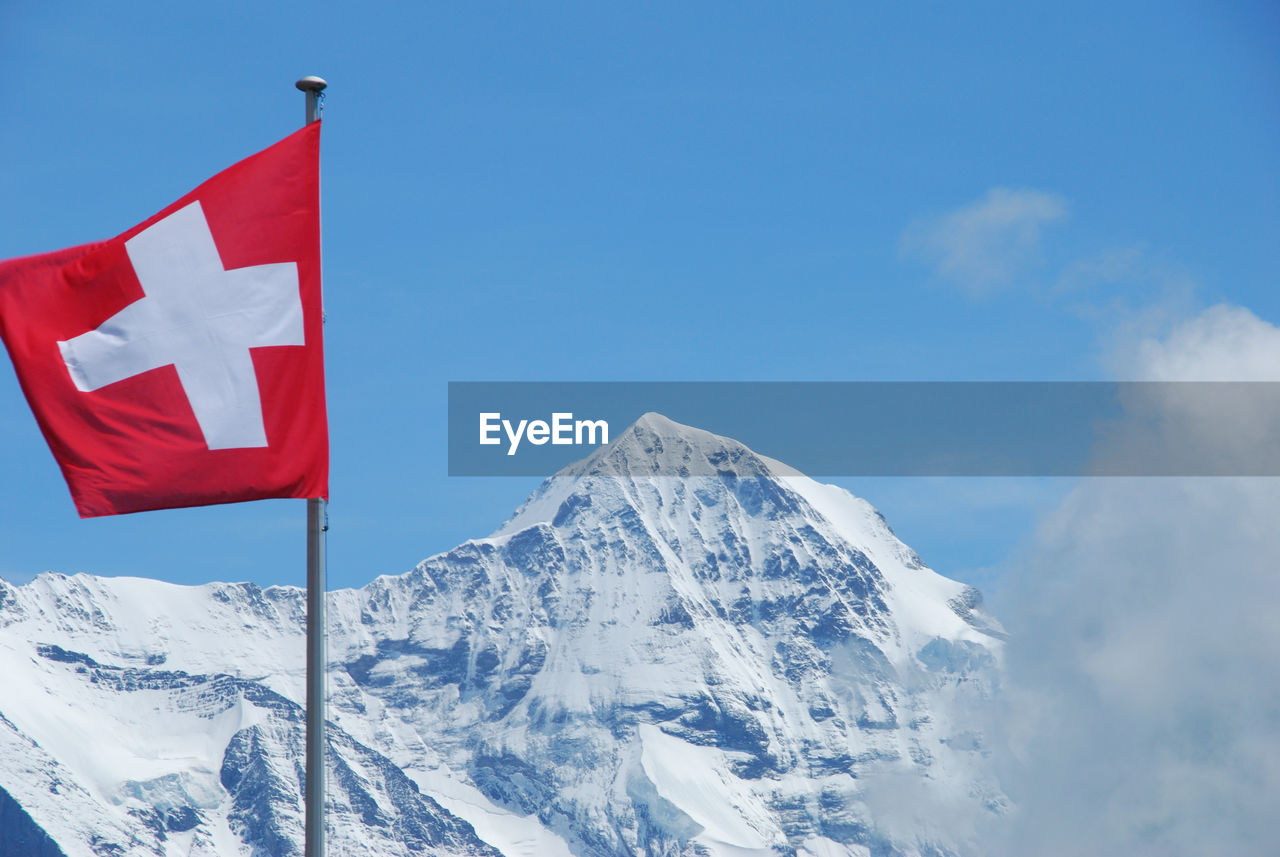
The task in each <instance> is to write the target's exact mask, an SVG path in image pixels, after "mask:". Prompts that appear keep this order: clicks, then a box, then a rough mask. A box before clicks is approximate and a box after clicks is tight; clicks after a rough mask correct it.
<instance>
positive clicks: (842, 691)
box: [0, 415, 1005, 857]
mask: <svg viewBox="0 0 1280 857" xmlns="http://www.w3.org/2000/svg"><path fill="white" fill-rule="evenodd" d="M691 462H696V463H697V464H698V467H695V468H690V469H691V470H693V471H696V472H708V471H707V470H706V469H704V468H705V465H706V464H707V463H709V464H710V465H712V466H713V468H712V469H713V470H714V471H716V472H718V473H719V475H718V476H714V477H712V476H686V477H683V478H681V477H673V476H669V475H661V474H670V473H678V472H680V470H681V468H682V466H687V465H688V464H689V463H691ZM980 600H981V599H980V597H979V596H978V594H977V592H976V591H975V590H972V589H970V588H968V587H965V586H963V585H961V584H958V583H955V582H954V581H950V580H947V579H946V578H943V577H941V576H939V575H937V574H935V573H934V572H933V571H931V570H929V569H928V568H926V567H924V566H923V564H922V563H921V562H920V560H919V558H918V557H916V555H915V554H914V553H913V552H912V551H911V550H910V549H909V548H907V547H906V546H905V545H903V544H902V543H901V542H900V541H898V539H897V538H896V537H895V536H894V535H893V533H892V532H891V530H890V529H889V527H888V526H887V524H885V522H884V521H883V519H882V518H881V517H880V515H879V513H877V512H876V511H875V509H873V508H872V507H871V506H870V505H869V504H867V503H866V502H864V501H862V500H859V499H857V498H855V497H853V496H852V495H850V494H848V493H847V492H845V491H843V490H842V489H838V488H833V487H831V486H825V485H820V484H818V483H816V482H813V481H812V480H809V479H807V478H805V477H803V476H800V475H798V474H794V473H792V472H789V471H788V470H787V469H786V468H785V467H784V466H782V465H780V464H778V463H777V462H773V461H770V460H768V459H765V458H763V457H760V456H757V455H756V454H754V453H753V452H751V451H750V450H748V449H746V448H745V447H743V446H741V445H740V444H737V443H735V442H734V441H731V440H727V439H725V438H720V437H717V436H714V435H710V434H707V433H705V432H701V431H698V430H696V429H691V428H687V427H684V426H679V425H677V424H675V423H671V422H670V421H667V420H665V419H664V418H662V417H659V416H656V415H649V416H646V417H645V418H643V419H642V420H641V421H640V422H638V423H637V424H636V425H635V426H633V427H632V428H631V429H629V430H628V431H627V432H625V433H624V434H623V435H622V436H620V437H619V438H618V439H617V440H616V441H615V442H614V443H613V444H611V445H610V446H609V447H606V448H605V449H603V450H601V451H599V452H598V453H597V454H596V455H594V456H592V457H591V458H588V459H586V460H585V461H583V462H581V463H580V464H578V465H576V466H575V467H574V468H571V469H570V470H569V471H566V472H565V473H564V474H562V475H559V476H557V477H553V478H552V479H550V480H548V481H547V482H546V483H544V484H543V486H542V487H541V488H540V489H539V490H538V491H537V492H535V493H534V494H533V495H532V496H531V497H530V498H529V499H528V501H526V503H525V504H524V505H523V506H522V507H521V508H520V509H519V510H518V511H517V512H516V514H515V515H514V516H513V517H512V518H511V520H509V521H508V522H507V523H506V524H505V525H504V526H503V527H502V528H501V529H499V530H498V531H497V532H496V533H494V535H493V536H491V537H489V538H486V539H478V540H475V541H470V542H467V543H465V544H463V545H461V546H459V547H458V548H456V549H454V550H453V551H450V552H449V553H447V554H442V555H439V556H436V557H433V558H431V559H429V560H427V561H425V562H423V563H422V564H421V565H419V566H418V567H417V568H416V569H414V570H413V571H411V572H410V573H408V574H406V575H403V576H400V577H381V578H378V579H376V580H374V581H373V582H372V583H370V584H369V585H368V586H366V587H364V588H363V589H360V590H345V591H340V592H334V593H332V594H331V595H330V602H329V634H330V638H329V658H330V670H329V675H330V678H329V686H330V706H331V708H330V716H331V718H332V719H333V721H334V723H335V728H334V729H333V730H332V731H331V736H332V737H331V742H330V752H329V782H330V797H329V801H330V813H329V826H330V834H329V836H330V842H331V853H333V854H335V855H336V854H366V853H367V854H401V853H405V854H408V853H422V852H424V851H425V852H426V853H435V854H495V853H502V854H505V855H508V857H517V855H539V857H540V855H564V854H577V855H584V857H585V855H593V856H594V855H600V857H604V855H611V856H612V855H632V854H644V855H693V854H724V855H730V854H732V855H743V854H760V855H766V854H768V855H773V854H811V855H815V857H816V855H824V857H825V855H840V854H855V855H866V854H873V855H891V854H902V855H917V854H919V855H936V854H971V853H972V854H980V853H981V847H980V843H978V842H977V840H976V837H977V835H978V834H977V825H978V824H979V823H980V822H981V820H982V819H983V818H984V817H988V816H991V815H992V814H999V813H1000V812H1002V810H1003V808H1004V804H1005V799H1004V797H1003V794H1002V793H1001V791H1000V789H999V787H998V785H997V784H996V782H995V781H994V779H993V777H992V776H991V774H990V772H989V770H988V766H987V762H986V753H985V750H984V742H985V740H986V739H985V738H984V736H983V735H982V734H981V732H980V730H979V729H978V728H976V726H975V724H974V723H972V722H969V721H970V717H969V712H970V710H971V709H972V707H973V705H974V703H976V702H978V701H980V700H981V699H982V698H983V697H985V696H986V695H988V694H990V693H991V692H992V691H993V690H994V687H995V684H994V682H995V679H996V676H997V670H998V663H999V659H1000V645H1001V644H1000V640H1001V638H1002V636H1003V635H1002V634H1001V632H1000V629H999V626H998V625H997V624H996V623H995V622H994V621H993V620H992V619H990V618H989V617H988V616H986V615H985V614H984V613H983V611H982V608H981V604H980ZM303 609H304V608H303V594H302V593H301V592H300V591H299V590H296V589H292V588H286V587H272V588H269V589H265V590H263V589H259V588H258V587H255V586H252V585H247V584H242V585H231V584H211V585H208V586H203V587H178V586H172V585H169V584H163V583H159V582H154V581H142V580H136V579H124V578H117V579H101V578H93V577H88V576H83V575H77V576H75V577H64V576H61V575H42V576H41V577H40V578H38V579H37V580H36V581H33V582H32V583H30V584H28V585H26V586H23V587H20V588H14V587H9V586H7V585H4V584H0V626H3V627H0V668H3V670H4V672H3V674H4V675H5V676H6V677H12V678H9V679H8V685H9V689H8V690H5V691H4V692H3V693H0V714H3V715H4V718H5V719H0V740H2V741H3V742H4V744H5V746H4V748H3V752H0V789H3V790H4V791H5V792H7V796H5V795H0V821H3V826H0V857H8V855H10V854H14V855H16V854H23V855H27V854H43V853H48V854H59V853H65V854H67V855H79V854H98V855H106V854H115V853H118V854H135V853H137V854H151V853H155V854H179V853H181V854H184V855H186V854H206V853H207V854H215V853H216V854H235V853H239V854H246V855H259V854H270V855H276V854H280V855H288V854H295V853H300V851H301V848H300V842H301V829H302V828H301V767H300V766H301V759H302V734H303V733H302V721H301V709H300V708H299V707H298V705H297V704H296V701H297V700H301V699H302V698H303V694H302V678H303V660H302V656H303V647H302V635H303V628H304V616H303ZM24 819H25V820H24ZM41 836H44V837H45V838H44V839H40V837H41ZM10 841H12V843H36V844H34V845H20V844H8V843H10ZM39 848H45V849H46V850H45V851H43V852H42V851H39V850H36V849H39ZM59 849H61V850H59Z"/></svg>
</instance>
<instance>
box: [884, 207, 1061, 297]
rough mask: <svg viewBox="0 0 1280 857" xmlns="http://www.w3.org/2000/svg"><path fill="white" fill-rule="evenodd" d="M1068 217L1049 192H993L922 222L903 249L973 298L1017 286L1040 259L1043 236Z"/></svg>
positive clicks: (910, 232)
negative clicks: (1047, 227)
mask: <svg viewBox="0 0 1280 857" xmlns="http://www.w3.org/2000/svg"><path fill="white" fill-rule="evenodd" d="M1066 215H1067V205H1066V201H1065V200H1063V199H1062V197H1060V196H1057V195H1055V194H1051V193H1045V192H1044V191H1037V190H1028V189H1010V188H992V189H991V190H989V191H987V193H986V195H985V196H984V197H982V198H981V199H979V200H977V201H975V202H972V203H970V204H969V205H966V206H963V207H962V208H959V209H956V210H955V211H952V212H949V213H947V214H944V215H942V216H940V217H935V218H929V219H924V220H919V221H916V222H915V223H913V224H912V225H911V226H909V227H908V228H907V229H906V231H904V232H903V234H902V239H901V249H902V252H903V253H904V254H905V255H909V256H914V257H916V258H919V259H921V260H922V261H924V262H925V263H927V264H928V265H930V266H931V267H932V268H933V270H934V273H935V274H936V275H937V276H938V277H939V278H940V279H943V280H946V281H948V282H950V283H952V284H954V285H956V286H958V287H959V288H961V289H962V290H964V291H965V292H966V293H968V294H969V295H971V296H973V297H981V296H983V295H986V294H990V293H992V292H994V291H997V290H999V289H1001V288H1005V287H1008V286H1010V285H1013V284H1014V283H1015V282H1016V280H1017V278H1018V277H1019V276H1020V275H1022V274H1023V273H1024V272H1026V271H1027V270H1028V269H1030V268H1031V267H1032V266H1034V265H1035V264H1036V263H1037V262H1038V261H1039V258H1040V233H1041V231H1042V229H1043V227H1044V226H1046V225H1047V224H1051V223H1055V222H1057V221H1059V220H1062V219H1063V218H1064V217H1066Z"/></svg>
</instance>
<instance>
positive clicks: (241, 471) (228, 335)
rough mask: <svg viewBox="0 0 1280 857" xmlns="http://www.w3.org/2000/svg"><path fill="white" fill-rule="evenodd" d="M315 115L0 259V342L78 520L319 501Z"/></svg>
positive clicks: (323, 494)
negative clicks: (188, 187) (74, 233)
mask: <svg viewBox="0 0 1280 857" xmlns="http://www.w3.org/2000/svg"><path fill="white" fill-rule="evenodd" d="M319 159H320V123H319V122H313V123H311V124H309V125H306V126H304V127H303V128H302V129H301V130H299V131H297V132H295V133H294V134H292V135H290V136H288V137H286V138H285V139H283V140H281V141H280V142H278V143H276V144H275V145H273V146H271V147H270V148H268V149H264V150H263V151H261V152H258V153H257V154H255V155H252V156H250V157H249V158H246V159H245V160H243V161H241V162H239V163H237V164H235V165H233V166H231V167H230V168H228V169H226V170H224V171H223V172H221V173H219V174H218V175H216V176H214V177H213V178H211V179H209V180H208V181H206V182H205V183H204V184H202V185H200V186H199V187H198V188H196V189H195V190H194V191H192V192H191V193H189V194H187V195H186V196H184V197H182V198H181V199H179V200H178V201H177V202H175V203H173V204H172V205H170V206H168V207H167V208H165V209H164V210H163V211H161V212H160V213H158V214H156V215H155V216H154V217H151V218H150V219H148V220H146V221H145V222H143V223H141V224H139V225H138V226H135V227H134V228H132V229H130V230H128V231H127V232H125V233H123V234H121V235H119V236H117V237H115V238H112V239H110V240H108V241H101V242H98V243H95V244H85V245H81V246H79V247H72V248H70V249H67V250H60V251H58V252H54V253H46V254H43V255H39V256H29V257H26V258H21V259H11V260H9V261H6V262H0V338H3V340H4V343H5V346H6V347H7V348H8V350H9V355H10V357H11V358H12V360H13V365H14V368H15V370H16V372H17V375H18V380H19V382H20V383H21V385H22V390H23V392H24V394H25V395H26V397H27V401H28V403H29V404H30V405H31V409H32V411H33V412H34V413H35V416H36V420H37V421H38V422H39V424H40V428H41V430H42V431H43V432H44V436H45V439H46V440H47V441H48V443H49V447H50V449H51V450H52V451H53V454H54V457H55V458H56V459H57V461H58V464H59V466H60V467H61V468H62V473H63V475H64V476H65V477H66V480H67V485H68V486H69V487H70V489H71V495H72V498H73V499H74V500H75V504H76V508H77V510H79V512H80V515H81V516H82V517H95V516H99V515H117V514H123V513H127V512H140V511H144V510H148V509H167V508H175V507H180V506H203V505H210V504H215V503H235V502H239V501H242V500H258V499H264V498H270V497H300V498H324V499H328V493H329V487H328V483H329V431H328V422H327V417H326V413H325V397H324V349H323V343H322V324H323V319H322V310H321V292H320V178H319Z"/></svg>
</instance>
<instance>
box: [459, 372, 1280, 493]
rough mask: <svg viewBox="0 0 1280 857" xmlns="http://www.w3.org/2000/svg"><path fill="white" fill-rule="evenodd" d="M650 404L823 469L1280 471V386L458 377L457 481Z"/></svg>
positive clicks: (511, 468)
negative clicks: (481, 379) (462, 379)
mask: <svg viewBox="0 0 1280 857" xmlns="http://www.w3.org/2000/svg"><path fill="white" fill-rule="evenodd" d="M651 412H652V413H659V414H662V415H663V416H665V417H666V418H668V419H669V420H672V421H674V422H676V423H681V424H684V425H686V426H691V427H694V428H697V429H702V430H705V431H707V432H711V433H714V434H717V435H722V436H724V437H728V438H732V439H734V440H736V441H739V442H741V443H742V444H744V445H745V446H747V447H749V448H750V449H752V450H754V451H755V452H757V453H759V454H760V455H764V456H768V457H770V458H773V459H776V460H778V461H781V462H783V463H785V464H787V465H789V466H790V467H792V468H794V469H795V470H798V471H800V472H802V473H806V474H809V475H812V476H1276V475H1280V383H1276V382H1119V383H1112V382H676V383H672V382H617V383H615V382H453V383H450V384H449V474H450V475H452V476H545V475H551V474H553V473H556V472H558V471H559V470H561V469H562V468H564V467H566V466H567V465H570V464H572V463H573V462H576V461H578V460H580V459H582V458H585V457H587V456H589V455H592V454H593V453H596V452H597V451H598V450H599V449H601V448H602V447H603V446H604V445H605V444H604V443H603V442H602V441H603V440H604V436H605V432H604V430H603V425H605V424H607V437H608V441H609V442H616V441H618V440H619V438H622V437H623V436H624V435H625V434H626V433H627V431H628V429H629V428H630V427H631V426H632V424H633V423H635V422H636V421H637V420H638V419H639V418H640V417H641V416H642V415H644V414H646V413H651ZM557 415H558V416H557ZM650 428H652V427H650ZM671 431H672V429H671V428H669V427H664V428H663V430H662V432H659V434H662V433H666V434H670V433H671ZM652 433H653V432H652V430H651V431H650V434H652ZM678 433H679V432H677V434H678ZM706 440H707V439H706V438H705V436H704V437H702V439H701V441H699V443H704V444H705V443H706ZM650 445H651V446H652V444H650ZM643 452H644V450H639V452H637V451H636V450H633V451H632V457H633V458H634V455H635V454H642V453H643ZM660 452H661V451H660V450H654V449H649V453H650V454H651V458H652V460H653V464H654V468H653V473H655V474H659V475H660V474H669V475H714V474H717V473H720V474H723V473H724V472H725V468H726V466H728V465H726V463H725V459H724V457H723V456H714V455H713V456H711V457H710V458H708V457H706V456H705V455H701V454H693V455H681V456H672V455H662V454H660ZM601 454H602V455H603V454H604V453H601Z"/></svg>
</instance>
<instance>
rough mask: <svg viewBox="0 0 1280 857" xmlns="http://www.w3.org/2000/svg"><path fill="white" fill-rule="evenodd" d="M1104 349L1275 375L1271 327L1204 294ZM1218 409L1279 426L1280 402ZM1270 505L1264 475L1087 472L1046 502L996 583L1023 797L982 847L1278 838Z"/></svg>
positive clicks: (1278, 331)
mask: <svg viewBox="0 0 1280 857" xmlns="http://www.w3.org/2000/svg"><path fill="white" fill-rule="evenodd" d="M1113 369H1114V370H1115V371H1116V372H1117V373H1118V374H1120V375H1121V376H1123V377H1126V378H1137V379H1150V380H1242V381H1243V380H1250V381H1256V380H1280V328H1277V327H1276V326H1275V325H1272V324H1270V323H1269V322H1266V321H1264V320H1262V319H1259V318H1257V317H1256V316H1254V315H1253V314H1252V313H1250V312H1248V311H1247V310H1245V309H1242V308H1239V307H1229V306H1218V307H1213V308H1211V309H1209V310H1206V311H1205V312H1203V313H1201V314H1200V315H1198V316H1197V317H1195V318H1192V319H1191V320H1189V321H1185V322H1182V323H1180V324H1177V325H1174V326H1172V327H1171V328H1170V329H1169V330H1167V332H1166V333H1165V334H1164V335H1163V336H1159V337H1147V338H1144V339H1141V340H1140V341H1137V342H1135V343H1132V344H1131V345H1130V347H1129V348H1127V349H1124V350H1122V351H1120V352H1117V354H1116V355H1115V356H1114V358H1113ZM1231 416H1234V417H1235V418H1240V419H1249V420H1252V421H1254V422H1255V424H1254V425H1252V426H1251V427H1250V428H1251V430H1252V431H1251V433H1254V434H1269V435H1270V436H1271V437H1275V438H1280V416H1278V415H1276V414H1274V413H1269V412H1266V411H1261V412H1256V413H1251V414H1245V415H1229V418H1230V417H1231ZM1171 417H1172V418H1173V419H1172V420H1171V424H1174V425H1176V424H1179V423H1184V422H1186V421H1187V420H1188V419H1190V420H1194V419H1198V418H1199V417H1200V415H1186V414H1173V415H1171ZM1258 423H1261V424H1258ZM1192 434H1193V433H1192ZM1186 437H1187V434H1186V433H1184V434H1183V435H1182V437H1181V438H1180V440H1179V442H1185V440H1186ZM1278 522H1280V479H1267V478H1230V479H1228V478H1201V479H1093V480H1084V481H1082V482H1081V483H1080V484H1079V486H1078V487H1077V488H1076V489H1075V490H1074V491H1073V492H1072V493H1071V494H1070V495H1069V496H1068V498H1067V499H1066V501H1065V502H1064V503H1063V505H1062V506H1061V507H1060V508H1058V509H1057V510H1055V511H1054V512H1053V513H1051V514H1050V515H1048V516H1047V517H1046V518H1045V519H1044V520H1043V521H1042V523H1041V525H1040V527H1039V530H1038V532H1037V535H1036V536H1035V538H1034V539H1033V541H1032V543H1031V544H1030V545H1028V546H1027V548H1026V549H1025V551H1023V552H1022V554H1021V556H1019V557H1018V559H1017V560H1016V562H1015V563H1014V567H1013V568H1011V569H1010V571H1009V573H1008V574H1007V575H1005V578H1004V579H1005V581H1006V583H1005V584H1004V586H1003V588H1002V589H1001V590H998V591H996V592H993V595H994V597H995V601H996V604H997V611H996V612H997V614H998V615H1000V616H1001V618H1002V620H1004V621H1005V623H1006V625H1007V626H1008V627H1009V630H1010V631H1011V633H1012V634H1013V639H1012V640H1011V643H1010V646H1009V649H1008V658H1009V661H1008V668H1009V673H1008V681H1009V687H1008V689H1007V690H1008V693H1007V694H1006V695H1005V697H1004V701H1003V702H1002V703H1001V706H1002V708H1001V710H1000V711H999V712H998V713H997V714H996V715H995V722H994V724H993V728H994V729H995V730H996V731H998V732H1000V733H1003V737H1004V740H1005V743H1006V744H1007V746H1008V751H1009V752H1008V755H1007V756H1006V757H1005V758H1004V759H1003V765H1004V767H1005V770H1004V772H1003V779H1004V782H1005V786H1006V788H1007V790H1008V791H1009V793H1010V796H1011V797H1012V798H1013V799H1014V801H1015V802H1016V804H1017V809H1016V810H1015V811H1014V812H1013V813H1012V814H1011V815H1010V817H1009V818H1007V819H1006V820H1005V822H1006V824H1005V825H1004V826H1002V828H1001V829H1000V830H999V831H997V832H995V833H993V836H992V839H993V841H992V843H991V845H992V847H991V849H990V850H991V852H992V853H996V854H1004V855H1025V854H1037V855H1047V857H1054V855H1081V854H1090V855H1153V857H1154V855H1162V857H1178V855H1188V857H1189V855H1198V857H1203V856H1204V855H1222V857H1228V855H1229V857H1247V856H1248V855H1264V854H1265V855H1269V854H1280V827H1278V826H1277V825H1276V824H1275V823H1274V821H1275V820H1274V814H1275V813H1274V801H1275V795H1277V794H1280V620H1278V619H1277V614H1278V613H1280V525H1278Z"/></svg>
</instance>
